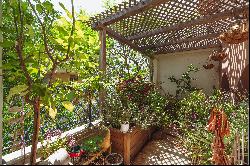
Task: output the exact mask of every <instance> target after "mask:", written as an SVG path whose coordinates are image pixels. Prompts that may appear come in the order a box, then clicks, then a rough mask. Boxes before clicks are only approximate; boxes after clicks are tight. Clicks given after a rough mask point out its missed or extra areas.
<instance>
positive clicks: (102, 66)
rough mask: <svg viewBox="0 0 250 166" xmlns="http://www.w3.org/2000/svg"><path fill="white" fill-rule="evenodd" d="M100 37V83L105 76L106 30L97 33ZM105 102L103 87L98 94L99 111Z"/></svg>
mask: <svg viewBox="0 0 250 166" xmlns="http://www.w3.org/2000/svg"><path fill="white" fill-rule="evenodd" d="M99 35H100V41H101V45H100V47H101V49H100V59H99V70H100V71H101V72H100V74H101V75H100V78H101V81H103V80H104V78H105V74H106V30H105V29H104V30H101V31H100V32H99ZM104 100H105V90H104V88H103V87H101V88H100V92H99V104H100V110H103V104H104Z"/></svg>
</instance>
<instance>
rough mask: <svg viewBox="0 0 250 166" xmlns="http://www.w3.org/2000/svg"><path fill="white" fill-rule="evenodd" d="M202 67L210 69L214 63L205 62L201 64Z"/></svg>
mask: <svg viewBox="0 0 250 166" xmlns="http://www.w3.org/2000/svg"><path fill="white" fill-rule="evenodd" d="M203 67H204V68H205V69H212V68H213V67H214V64H212V63H210V64H206V65H203Z"/></svg>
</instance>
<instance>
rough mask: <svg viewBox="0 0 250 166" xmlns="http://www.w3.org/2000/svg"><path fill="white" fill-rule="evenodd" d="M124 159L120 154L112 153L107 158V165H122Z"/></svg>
mask: <svg viewBox="0 0 250 166" xmlns="http://www.w3.org/2000/svg"><path fill="white" fill-rule="evenodd" d="M122 162H123V157H122V156H121V155H120V154H118V153H111V154H109V155H108V156H107V157H106V158H105V165H121V164H122Z"/></svg>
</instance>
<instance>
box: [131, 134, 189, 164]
mask: <svg viewBox="0 0 250 166" xmlns="http://www.w3.org/2000/svg"><path fill="white" fill-rule="evenodd" d="M187 154H188V153H187V151H186V150H185V149H184V148H182V147H181V146H180V145H179V143H178V139H177V137H174V136H172V135H169V134H167V133H166V132H164V131H157V132H156V133H155V134H154V135H153V137H152V140H151V141H150V142H148V143H147V145H145V146H144V148H143V149H142V151H141V152H140V153H139V154H138V155H137V156H136V158H135V159H134V161H133V162H132V164H134V165H190V164H191V161H190V160H189V159H188V156H187Z"/></svg>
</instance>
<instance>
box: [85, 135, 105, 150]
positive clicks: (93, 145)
mask: <svg viewBox="0 0 250 166" xmlns="http://www.w3.org/2000/svg"><path fill="white" fill-rule="evenodd" d="M102 141H103V137H102V136H99V135H97V136H94V137H91V138H88V139H86V140H84V142H83V144H82V147H81V148H82V149H83V150H84V151H86V152H88V153H94V152H97V151H99V150H100V149H101V143H102Z"/></svg>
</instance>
